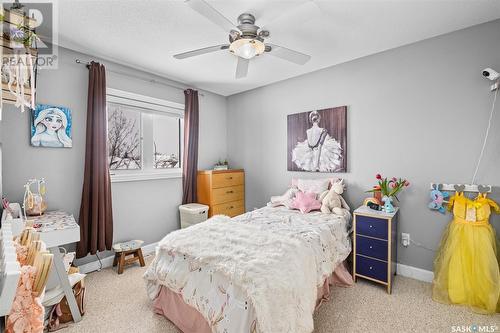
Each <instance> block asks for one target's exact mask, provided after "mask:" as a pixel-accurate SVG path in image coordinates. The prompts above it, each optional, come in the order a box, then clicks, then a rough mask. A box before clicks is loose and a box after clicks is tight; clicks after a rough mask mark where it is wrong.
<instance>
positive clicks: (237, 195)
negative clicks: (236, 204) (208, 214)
mask: <svg viewBox="0 0 500 333" xmlns="http://www.w3.org/2000/svg"><path fill="white" fill-rule="evenodd" d="M244 191H245V189H244V187H243V185H238V186H230V187H221V188H216V189H213V191H212V204H213V205H218V204H222V203H226V202H231V201H238V200H243V196H244Z"/></svg>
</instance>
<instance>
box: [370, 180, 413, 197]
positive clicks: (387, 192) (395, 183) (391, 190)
mask: <svg viewBox="0 0 500 333" xmlns="http://www.w3.org/2000/svg"><path fill="white" fill-rule="evenodd" d="M375 178H377V180H378V185H376V186H374V187H373V188H372V189H371V190H368V191H366V192H368V193H375V192H380V193H381V194H382V196H387V197H395V198H396V200H398V201H399V199H398V197H397V194H398V193H399V192H401V191H402V190H403V188H405V187H408V186H410V182H409V181H407V180H406V179H403V178H396V177H392V178H391V179H388V178H386V177H382V175H381V174H377V175H376V176H375Z"/></svg>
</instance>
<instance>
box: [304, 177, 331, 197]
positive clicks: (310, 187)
mask: <svg viewBox="0 0 500 333" xmlns="http://www.w3.org/2000/svg"><path fill="white" fill-rule="evenodd" d="M329 186H330V179H329V178H323V179H298V180H297V188H298V189H299V190H301V191H302V192H313V193H316V194H318V195H319V194H321V193H323V192H324V191H326V190H328V187H329Z"/></svg>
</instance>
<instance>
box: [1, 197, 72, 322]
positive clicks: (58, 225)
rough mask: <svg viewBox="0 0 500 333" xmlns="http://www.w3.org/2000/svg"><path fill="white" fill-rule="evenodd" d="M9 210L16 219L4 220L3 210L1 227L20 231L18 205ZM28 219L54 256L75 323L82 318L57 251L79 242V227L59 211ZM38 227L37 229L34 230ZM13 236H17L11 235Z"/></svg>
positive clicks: (20, 221)
mask: <svg viewBox="0 0 500 333" xmlns="http://www.w3.org/2000/svg"><path fill="white" fill-rule="evenodd" d="M11 208H12V210H13V211H14V213H15V215H16V217H17V218H14V219H13V220H10V221H9V220H6V211H5V210H4V212H3V214H2V226H3V225H4V224H5V223H6V224H15V225H16V230H22V228H24V224H25V221H24V219H23V216H22V213H21V207H20V205H19V204H17V203H14V204H11ZM28 219H29V220H33V222H34V223H35V225H34V226H35V230H37V231H38V233H39V234H40V240H42V241H43V242H44V243H45V245H46V246H47V248H48V249H49V251H50V253H52V254H53V255H54V260H53V263H54V270H55V272H56V275H57V278H58V281H59V284H60V285H61V288H62V290H63V292H64V296H66V300H67V301H68V305H69V308H70V310H71V314H72V315H73V320H74V321H75V323H76V322H78V321H80V320H81V319H82V316H81V315H80V310H79V309H78V305H77V303H76V299H75V295H74V294H73V289H72V288H71V285H70V282H69V279H68V273H67V272H66V269H65V268H64V263H63V255H62V253H61V252H60V251H59V246H62V245H66V244H71V243H76V242H78V241H80V226H79V225H78V224H77V223H76V221H75V219H74V218H73V216H72V215H69V214H66V213H64V212H61V211H51V212H46V213H45V214H44V215H42V216H39V217H38V216H37V217H28ZM19 224H22V226H23V227H22V228H19ZM38 225H39V227H38V228H36V227H37V226H38ZM13 236H17V235H14V234H13Z"/></svg>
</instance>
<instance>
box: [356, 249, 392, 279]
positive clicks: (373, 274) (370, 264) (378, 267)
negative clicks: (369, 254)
mask: <svg viewBox="0 0 500 333" xmlns="http://www.w3.org/2000/svg"><path fill="white" fill-rule="evenodd" d="M356 274H361V275H364V276H367V277H370V278H372V279H376V280H379V281H383V282H387V263H386V262H383V261H380V260H376V259H370V258H366V257H363V256H359V255H356Z"/></svg>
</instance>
